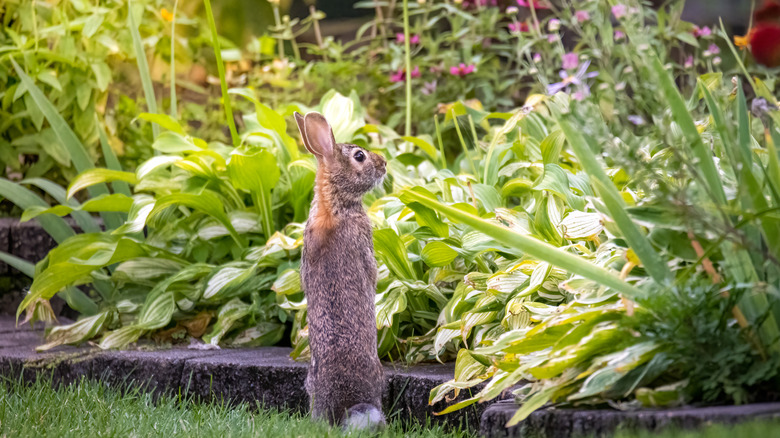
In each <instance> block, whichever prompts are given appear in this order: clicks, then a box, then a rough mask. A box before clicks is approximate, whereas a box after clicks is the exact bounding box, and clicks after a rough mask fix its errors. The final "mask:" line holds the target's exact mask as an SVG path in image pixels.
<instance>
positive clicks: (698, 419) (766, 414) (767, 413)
mask: <svg viewBox="0 0 780 438" xmlns="http://www.w3.org/2000/svg"><path fill="white" fill-rule="evenodd" d="M516 410H517V405H516V404H515V403H514V402H512V401H501V402H498V403H495V404H493V405H491V406H490V407H488V408H487V409H486V410H485V412H484V413H483V414H482V418H481V421H480V429H479V430H480V434H481V435H482V436H484V437H486V438H497V437H523V438H568V437H578V436H599V437H601V436H608V435H611V434H613V433H614V432H615V431H616V430H618V429H621V430H623V429H625V430H659V429H663V428H667V427H672V428H675V429H693V428H697V427H701V426H704V425H706V424H711V423H721V424H735V423H739V422H742V421H747V420H754V419H758V418H763V419H769V418H773V419H778V418H780V403H758V404H752V405H743V406H714V407H705V408H695V407H681V408H675V409H644V410H640V411H616V410H611V409H555V408H547V409H540V410H538V411H536V412H534V413H533V414H531V415H530V416H529V417H528V418H526V419H525V420H523V421H521V422H520V423H518V424H517V425H515V426H512V427H509V428H507V427H505V425H506V423H507V422H508V421H509V419H510V418H512V415H514V413H515V411H516Z"/></svg>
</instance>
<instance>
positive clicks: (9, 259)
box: [0, 251, 35, 278]
mask: <svg viewBox="0 0 780 438" xmlns="http://www.w3.org/2000/svg"><path fill="white" fill-rule="evenodd" d="M0 261H2V262H4V263H6V264H7V265H8V266H11V267H12V268H16V270H18V271H19V272H21V273H22V274H24V275H26V276H28V277H30V278H33V276H34V275H35V265H34V264H33V263H30V262H28V261H27V260H24V259H20V258H19V257H16V256H15V255H11V254H8V253H7V252H4V251H0Z"/></svg>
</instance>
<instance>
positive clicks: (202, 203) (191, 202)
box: [149, 190, 246, 248]
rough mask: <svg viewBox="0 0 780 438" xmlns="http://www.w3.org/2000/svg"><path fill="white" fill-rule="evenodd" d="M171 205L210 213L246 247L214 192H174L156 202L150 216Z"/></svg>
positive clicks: (240, 245) (242, 246)
mask: <svg viewBox="0 0 780 438" xmlns="http://www.w3.org/2000/svg"><path fill="white" fill-rule="evenodd" d="M171 205H183V206H186V207H189V208H192V209H195V210H199V211H202V212H204V213H206V214H208V215H209V216H211V217H213V218H214V219H216V220H218V221H219V222H220V223H221V224H222V225H224V226H225V228H227V229H228V231H230V235H231V236H232V237H233V240H234V241H235V242H236V243H237V244H238V246H239V247H241V248H244V247H246V242H245V241H244V239H242V238H241V236H239V235H238V233H237V232H236V230H235V228H233V224H231V223H230V219H228V216H227V214H225V207H224V204H223V203H222V201H221V200H220V199H219V197H218V196H217V195H215V194H214V192H212V191H210V190H204V191H202V192H201V193H200V194H197V195H196V194H192V193H172V194H170V195H166V196H162V197H160V198H159V199H158V200H157V202H156V203H155V205H154V208H153V209H152V211H151V213H150V214H149V216H150V217H153V216H155V215H157V214H159V213H160V212H161V211H162V210H164V209H166V208H168V207H170V206H171Z"/></svg>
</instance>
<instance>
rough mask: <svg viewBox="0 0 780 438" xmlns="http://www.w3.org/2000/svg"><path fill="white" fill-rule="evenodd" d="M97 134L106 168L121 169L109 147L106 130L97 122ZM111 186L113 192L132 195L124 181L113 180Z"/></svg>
mask: <svg viewBox="0 0 780 438" xmlns="http://www.w3.org/2000/svg"><path fill="white" fill-rule="evenodd" d="M98 134H99V135H100V149H101V150H102V151H103V159H105V160H106V169H110V170H116V171H122V165H121V164H120V163H119V159H118V158H117V157H116V154H115V153H114V150H113V149H111V145H110V144H109V143H108V137H107V136H106V131H105V130H104V129H103V127H102V126H100V125H99V124H98ZM111 188H112V189H114V193H121V194H123V195H125V196H132V193H130V186H129V185H128V184H127V182H125V181H120V180H117V181H113V182H112V183H111Z"/></svg>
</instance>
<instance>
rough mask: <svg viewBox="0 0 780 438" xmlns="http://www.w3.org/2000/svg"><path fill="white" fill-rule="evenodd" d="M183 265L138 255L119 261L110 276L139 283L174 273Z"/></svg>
mask: <svg viewBox="0 0 780 438" xmlns="http://www.w3.org/2000/svg"><path fill="white" fill-rule="evenodd" d="M183 267H184V265H183V264H181V263H180V262H177V261H175V260H169V259H162V258H153V257H138V258H135V259H132V260H128V261H126V262H122V263H120V264H119V266H117V267H116V269H115V270H114V274H113V276H112V278H113V279H114V280H116V281H121V280H125V281H131V282H134V283H139V282H145V281H148V280H153V279H155V278H159V277H161V276H163V275H172V274H175V273H176V272H179V271H180V270H181V269H182V268H183Z"/></svg>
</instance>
